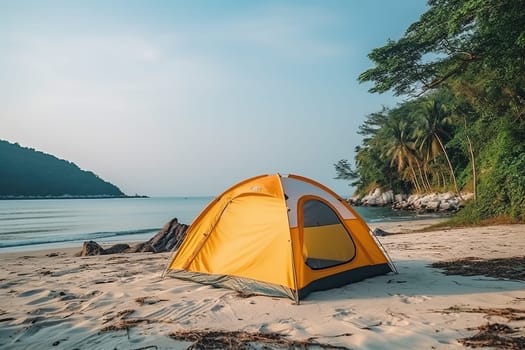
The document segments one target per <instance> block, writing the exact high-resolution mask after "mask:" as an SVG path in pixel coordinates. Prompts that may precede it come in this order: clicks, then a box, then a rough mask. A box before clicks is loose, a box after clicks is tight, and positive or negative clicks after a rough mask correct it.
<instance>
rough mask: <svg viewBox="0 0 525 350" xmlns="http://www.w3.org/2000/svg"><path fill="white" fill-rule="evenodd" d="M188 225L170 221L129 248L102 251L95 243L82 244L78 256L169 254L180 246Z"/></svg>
mask: <svg viewBox="0 0 525 350" xmlns="http://www.w3.org/2000/svg"><path fill="white" fill-rule="evenodd" d="M187 229H188V225H186V224H179V221H178V220H177V218H174V219H172V220H171V221H170V222H168V223H167V224H166V225H164V227H163V228H162V229H161V230H160V231H159V232H158V233H157V234H156V235H155V236H153V237H152V238H151V239H150V240H149V241H147V242H142V243H138V244H135V245H133V246H129V245H128V244H115V245H114V246H112V247H110V248H108V249H104V248H102V247H101V246H100V245H99V244H98V243H97V242H94V241H89V242H84V245H83V246H82V251H81V252H80V253H79V254H77V255H78V256H90V255H104V254H118V253H143V252H151V253H161V252H170V251H172V250H173V248H174V247H176V246H178V245H180V243H181V242H182V240H183V239H184V237H186V230H187Z"/></svg>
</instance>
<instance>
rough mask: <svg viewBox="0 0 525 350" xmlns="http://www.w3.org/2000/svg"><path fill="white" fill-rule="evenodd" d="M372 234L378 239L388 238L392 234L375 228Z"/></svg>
mask: <svg viewBox="0 0 525 350" xmlns="http://www.w3.org/2000/svg"><path fill="white" fill-rule="evenodd" d="M372 234H373V235H374V236H376V237H382V236H387V235H389V234H390V233H388V232H386V231H384V230H381V229H380V228H375V229H374V231H372Z"/></svg>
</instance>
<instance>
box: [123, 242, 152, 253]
mask: <svg viewBox="0 0 525 350" xmlns="http://www.w3.org/2000/svg"><path fill="white" fill-rule="evenodd" d="M154 252H155V250H154V249H153V247H152V246H151V244H149V243H148V242H142V243H138V244H135V245H133V246H131V247H130V248H129V249H127V250H126V253H154Z"/></svg>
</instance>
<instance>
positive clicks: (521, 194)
mask: <svg viewBox="0 0 525 350" xmlns="http://www.w3.org/2000/svg"><path fill="white" fill-rule="evenodd" d="M492 126H493V128H492V129H491V130H492V131H497V132H496V133H495V135H496V137H495V138H494V139H493V140H492V142H490V145H488V146H487V147H486V148H485V152H484V154H483V156H482V158H481V159H482V163H481V165H480V167H481V169H482V172H483V176H482V177H481V179H480V183H479V187H480V195H479V198H478V200H476V201H475V202H472V203H470V205H469V206H468V207H467V208H466V210H465V211H464V212H462V213H460V215H459V217H458V220H460V221H464V222H471V221H483V220H486V219H489V218H492V217H507V218H510V219H511V220H515V221H525V144H524V143H523V140H524V139H525V132H523V129H521V128H520V129H516V128H515V126H516V125H515V124H512V123H510V122H508V120H502V121H498V122H496V123H494V125H492Z"/></svg>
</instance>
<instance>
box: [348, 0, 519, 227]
mask: <svg viewBox="0 0 525 350" xmlns="http://www.w3.org/2000/svg"><path fill="white" fill-rule="evenodd" d="M428 3H429V6H430V7H429V9H428V11H427V12H426V13H424V14H423V15H422V16H421V17H420V19H419V20H418V21H417V22H415V23H413V24H412V25H411V26H410V27H409V28H408V29H407V30H406V32H405V34H404V35H403V36H402V37H401V38H400V39H398V40H388V41H387V42H386V44H385V45H384V46H382V47H379V48H376V49H373V50H372V51H371V52H370V54H369V57H370V59H371V60H372V62H373V64H374V66H373V67H372V68H370V69H368V70H367V71H365V72H363V73H362V74H361V75H360V76H359V81H361V82H365V81H367V82H372V84H373V85H372V88H371V89H370V92H379V93H381V92H385V91H388V90H392V91H393V92H394V93H395V94H396V95H408V97H409V98H410V99H409V100H408V101H406V102H403V103H401V104H400V105H399V106H397V107H396V108H393V109H385V108H383V110H382V111H381V112H378V113H374V114H371V115H369V116H368V117H367V119H366V121H365V122H364V123H363V125H362V126H361V127H360V131H359V133H360V134H361V135H363V136H364V138H363V143H362V146H360V147H358V148H357V150H356V169H355V171H354V173H355V174H356V175H358V176H359V179H358V180H357V181H356V183H357V184H358V192H360V191H361V192H362V191H364V190H365V189H367V188H370V186H372V185H374V186H375V185H376V184H379V185H380V186H384V187H390V188H394V187H395V186H399V185H400V184H402V186H400V187H405V188H409V189H411V190H412V191H414V190H415V191H430V190H440V189H449V188H451V186H452V185H453V184H454V183H456V182H457V186H455V187H456V188H457V189H461V188H463V187H465V186H467V187H468V188H469V189H472V190H473V191H475V193H477V194H478V196H477V199H476V200H474V201H472V202H471V203H469V204H468V205H467V207H466V208H465V209H464V210H463V212H462V213H460V214H459V215H458V216H457V219H456V220H457V221H458V222H463V223H468V222H480V221H486V220H493V219H494V218H505V220H509V221H525V142H524V141H523V140H525V11H524V10H523V9H524V8H525V0H504V1H501V0H430V1H429V2H428ZM456 177H458V180H457V181H456ZM403 185H404V186H403Z"/></svg>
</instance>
